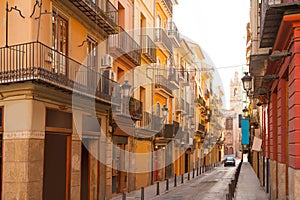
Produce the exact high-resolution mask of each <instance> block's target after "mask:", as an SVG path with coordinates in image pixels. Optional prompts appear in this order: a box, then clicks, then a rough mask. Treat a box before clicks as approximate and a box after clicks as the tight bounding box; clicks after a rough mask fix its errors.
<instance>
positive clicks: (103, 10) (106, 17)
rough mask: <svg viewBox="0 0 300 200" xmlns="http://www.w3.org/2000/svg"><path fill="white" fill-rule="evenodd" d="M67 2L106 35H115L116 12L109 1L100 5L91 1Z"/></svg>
mask: <svg viewBox="0 0 300 200" xmlns="http://www.w3.org/2000/svg"><path fill="white" fill-rule="evenodd" d="M69 1H71V2H72V3H73V4H74V5H75V6H76V7H77V8H78V9H79V10H80V11H81V12H82V13H84V14H85V15H86V16H87V17H88V18H90V19H91V20H92V21H93V22H94V23H96V24H97V26H99V27H100V28H102V29H103V30H104V31H106V32H107V33H108V34H115V33H117V29H116V28H117V26H118V10H117V8H116V7H114V5H113V4H112V3H111V2H110V1H108V0H106V1H103V3H102V5H99V4H97V3H95V2H94V1H92V0H69Z"/></svg>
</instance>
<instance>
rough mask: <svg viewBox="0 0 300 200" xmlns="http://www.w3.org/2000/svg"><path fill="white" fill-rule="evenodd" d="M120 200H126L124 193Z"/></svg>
mask: <svg viewBox="0 0 300 200" xmlns="http://www.w3.org/2000/svg"><path fill="white" fill-rule="evenodd" d="M122 200H126V193H125V192H123V193H122Z"/></svg>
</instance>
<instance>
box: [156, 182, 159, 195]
mask: <svg viewBox="0 0 300 200" xmlns="http://www.w3.org/2000/svg"><path fill="white" fill-rule="evenodd" d="M156 195H159V182H156Z"/></svg>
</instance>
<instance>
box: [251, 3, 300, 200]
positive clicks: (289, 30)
mask: <svg viewBox="0 0 300 200" xmlns="http://www.w3.org/2000/svg"><path fill="white" fill-rule="evenodd" d="M250 5H251V10H250V30H251V31H250V33H251V37H250V38H251V44H252V45H251V55H250V66H249V72H250V74H251V76H252V77H253V93H252V95H251V103H252V107H253V109H252V111H254V110H255V107H256V106H257V108H256V109H257V110H258V111H257V112H258V116H259V118H258V121H259V123H258V124H257V126H255V124H253V128H251V137H254V136H256V137H260V138H261V139H262V147H263V148H262V152H258V153H257V155H255V154H254V155H253V156H252V159H253V160H252V162H253V165H254V166H255V168H256V169H257V170H256V172H257V175H258V177H259V178H260V181H261V184H262V185H263V186H264V187H265V189H266V191H267V192H268V193H269V196H270V199H299V198H300V193H299V191H298V189H297V188H298V187H299V183H300V182H299V164H300V162H299V154H300V151H299V148H298V146H299V140H298V136H297V135H298V131H299V129H298V126H297V121H298V115H299V113H298V110H297V106H298V104H299V102H298V99H299V98H297V95H298V91H299V85H298V84H297V83H298V79H299V77H298V75H297V74H298V60H299V55H298V46H299V42H298V40H297V37H298V34H299V32H298V29H299V26H298V25H299V19H300V18H299V17H300V15H299V10H298V8H299V1H288V0H286V1H261V2H260V1H251V4H250ZM273 19H275V20H274V21H273ZM269 27H272V28H269ZM250 121H251V118H250ZM255 156H256V158H255Z"/></svg>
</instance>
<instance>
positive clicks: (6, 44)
mask: <svg viewBox="0 0 300 200" xmlns="http://www.w3.org/2000/svg"><path fill="white" fill-rule="evenodd" d="M5 11H6V36H5V39H6V40H5V47H8V1H6V9H5Z"/></svg>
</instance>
